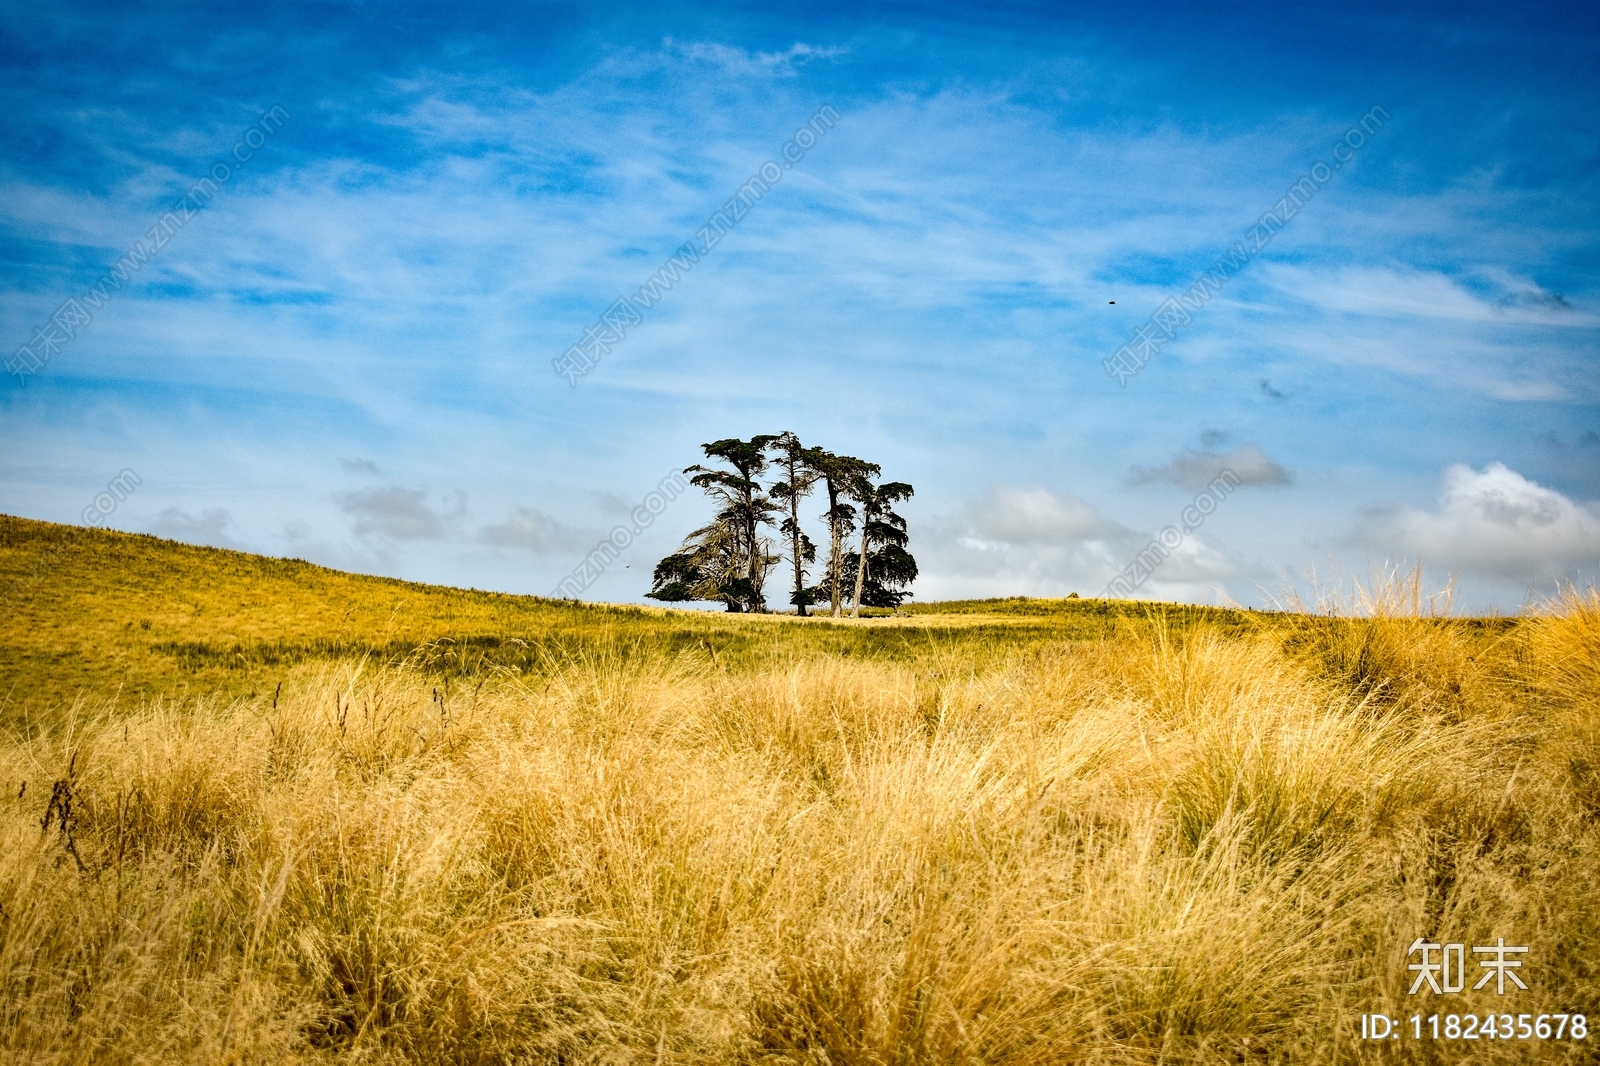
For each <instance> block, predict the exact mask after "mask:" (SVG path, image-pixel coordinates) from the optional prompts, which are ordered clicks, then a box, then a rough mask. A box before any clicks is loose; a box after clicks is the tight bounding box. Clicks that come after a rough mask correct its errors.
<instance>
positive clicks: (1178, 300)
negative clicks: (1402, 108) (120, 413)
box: [1100, 106, 1392, 388]
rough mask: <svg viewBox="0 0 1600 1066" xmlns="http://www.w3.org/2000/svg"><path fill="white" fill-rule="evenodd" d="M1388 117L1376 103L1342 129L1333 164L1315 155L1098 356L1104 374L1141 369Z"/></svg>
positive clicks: (1122, 381)
mask: <svg viewBox="0 0 1600 1066" xmlns="http://www.w3.org/2000/svg"><path fill="white" fill-rule="evenodd" d="M1391 117H1392V116H1391V115H1390V114H1389V112H1388V111H1387V110H1385V109H1384V108H1382V107H1378V106H1374V107H1373V108H1372V110H1370V111H1368V112H1367V113H1366V114H1365V115H1363V116H1362V117H1361V119H1360V120H1359V121H1358V122H1357V123H1356V124H1355V125H1354V126H1351V127H1350V128H1349V129H1348V130H1346V131H1345V133H1344V136H1343V137H1341V138H1339V140H1337V141H1335V142H1334V144H1333V149H1332V153H1331V154H1332V155H1333V166H1331V167H1330V166H1329V165H1328V164H1327V163H1324V162H1321V161H1319V162H1318V163H1317V164H1316V165H1315V166H1313V167H1312V168H1311V169H1310V170H1309V171H1307V172H1306V174H1305V176H1304V177H1302V178H1300V180H1298V181H1296V182H1295V183H1294V184H1293V185H1291V186H1289V189H1288V191H1287V192H1285V193H1284V194H1283V196H1282V198H1280V199H1279V200H1278V202H1277V203H1276V204H1274V205H1273V206H1272V207H1271V208H1270V209H1268V210H1267V211H1266V212H1264V213H1263V214H1262V216H1261V217H1260V218H1258V219H1257V220H1256V224H1255V225H1254V226H1252V227H1250V231H1249V232H1248V233H1246V234H1245V240H1243V241H1234V242H1233V247H1231V248H1229V249H1228V250H1227V251H1226V252H1223V253H1222V254H1221V255H1220V256H1218V257H1217V260H1216V262H1215V263H1213V264H1211V269H1210V270H1207V271H1206V272H1205V273H1204V274H1201V275H1200V276H1199V277H1197V278H1195V279H1194V282H1193V283H1192V284H1191V285H1190V286H1189V288H1188V290H1187V291H1185V292H1184V293H1182V294H1181V295H1179V296H1176V297H1168V298H1167V301H1166V302H1165V303H1163V304H1162V305H1161V306H1160V307H1158V308H1156V309H1155V311H1154V313H1152V314H1151V315H1150V318H1149V320H1148V321H1146V322H1145V324H1144V325H1142V326H1140V327H1139V328H1138V329H1136V330H1134V331H1133V336H1132V337H1130V338H1129V339H1128V343H1127V344H1124V345H1123V346H1122V347H1120V348H1118V349H1117V350H1116V351H1115V352H1113V353H1111V355H1109V356H1107V357H1106V358H1104V359H1102V360H1101V361H1100V365H1101V366H1103V367H1104V368H1105V372H1106V376H1107V377H1109V378H1113V379H1115V380H1116V382H1117V384H1118V385H1120V386H1122V387H1123V388H1127V387H1128V379H1129V378H1131V377H1133V376H1134V375H1136V374H1137V373H1139V371H1141V370H1143V369H1144V368H1145V364H1146V363H1148V362H1150V360H1151V359H1153V358H1155V356H1156V354H1157V353H1158V352H1160V351H1161V346H1162V345H1163V344H1165V343H1167V342H1168V341H1170V340H1171V339H1172V338H1174V337H1176V336H1177V335H1178V330H1180V329H1182V328H1183V327H1184V326H1187V325H1188V324H1189V322H1190V312H1192V311H1198V310H1200V308H1202V307H1204V306H1205V305H1206V304H1207V303H1208V302H1210V300H1211V297H1212V294H1214V293H1215V292H1217V290H1219V289H1221V288H1222V286H1224V285H1226V284H1227V283H1228V279H1230V278H1232V277H1233V276H1234V275H1235V274H1237V273H1239V271H1241V270H1243V269H1244V268H1245V267H1246V266H1247V265H1248V264H1249V263H1250V261H1251V260H1252V259H1254V258H1255V257H1256V256H1257V255H1259V254H1261V252H1262V251H1264V250H1265V249H1266V247H1267V245H1268V244H1270V243H1271V242H1272V238H1273V237H1274V236H1276V235H1277V233H1278V231H1279V230H1280V229H1282V228H1283V227H1284V226H1285V225H1287V224H1288V222H1289V220H1290V219H1291V218H1293V217H1294V216H1295V215H1297V214H1299V213H1300V209H1301V208H1302V207H1304V206H1305V205H1306V204H1308V203H1310V202H1311V199H1312V197H1314V196H1316V195H1317V193H1318V192H1320V191H1321V190H1322V187H1323V186H1324V185H1326V184H1327V183H1328V182H1329V181H1330V180H1332V178H1333V172H1334V171H1335V170H1337V169H1339V168H1340V167H1342V166H1344V165H1345V164H1346V163H1348V162H1350V160H1352V159H1354V158H1355V154H1356V152H1357V151H1358V150H1359V149H1360V148H1361V146H1362V145H1364V144H1366V143H1367V139H1368V138H1369V137H1371V136H1372V135H1373V134H1375V133H1377V132H1378V130H1380V129H1382V128H1383V124H1384V123H1385V122H1387V121H1389V119H1390V118H1391ZM1341 149H1343V152H1341V151H1340V150H1341ZM1246 242H1248V243H1246Z"/></svg>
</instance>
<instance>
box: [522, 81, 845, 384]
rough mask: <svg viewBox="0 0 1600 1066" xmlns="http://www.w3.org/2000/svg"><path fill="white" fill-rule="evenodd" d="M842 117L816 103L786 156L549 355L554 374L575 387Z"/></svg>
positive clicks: (764, 165) (763, 170)
mask: <svg viewBox="0 0 1600 1066" xmlns="http://www.w3.org/2000/svg"><path fill="white" fill-rule="evenodd" d="M841 117H843V116H841V115H840V114H839V112H838V110H837V109H836V108H835V107H834V106H833V105H832V104H826V105H824V106H822V107H820V108H818V109H817V112H816V114H814V115H812V116H811V117H810V118H809V119H807V120H806V124H805V125H804V126H801V127H800V128H799V129H797V130H795V131H794V136H793V137H791V138H789V140H787V141H786V142H784V145H783V147H782V148H781V149H779V150H778V154H779V155H780V156H781V157H782V158H783V162H782V163H781V164H780V163H779V162H778V161H777V160H774V159H769V160H767V161H766V162H765V163H762V164H761V166H760V168H758V169H757V170H756V172H755V173H754V174H752V175H750V177H749V179H748V180H746V181H745V183H744V184H743V185H741V186H739V189H738V191H737V192H735V193H734V194H733V195H732V196H731V197H729V198H728V201H727V202H726V203H724V204H723V205H722V207H721V209H720V210H717V211H713V212H712V213H711V217H710V218H708V219H706V224H705V225H703V226H701V227H700V229H699V230H697V231H696V232H695V235H694V239H693V240H688V241H685V242H684V243H683V244H681V245H679V247H678V249H677V250H676V251H675V252H673V253H672V254H671V255H669V256H668V257H667V259H666V262H664V263H662V264H661V266H660V268H659V269H658V270H657V271H656V272H655V273H654V274H652V275H650V277H648V278H646V279H645V283H644V284H643V285H640V286H639V288H638V289H637V290H636V291H635V292H634V293H633V295H632V296H625V297H623V298H622V299H620V300H618V301H617V302H616V303H614V304H612V305H611V306H610V307H608V308H606V310H605V312H604V313H602V314H601V315H600V317H599V318H598V319H597V320H596V321H595V323H594V325H592V326H590V327H589V328H588V329H585V330H584V331H583V339H582V340H580V341H579V342H578V343H577V344H574V345H573V346H572V347H570V348H568V349H567V350H566V351H564V352H562V353H561V354H560V355H558V356H556V357H555V358H554V359H552V360H550V365H551V366H553V367H554V368H555V372H556V376H557V377H559V378H561V379H562V380H564V381H566V383H567V384H568V385H571V386H572V387H573V388H577V387H578V379H579V378H581V377H583V376H584V375H585V374H587V373H588V372H589V371H591V370H593V369H594V368H595V367H596V366H598V365H599V363H600V358H601V356H605V355H610V354H611V349H612V348H614V347H616V346H617V345H619V344H621V343H622V342H623V341H624V340H626V339H627V338H628V330H630V329H632V328H633V327H634V326H637V325H639V324H640V323H641V322H643V321H644V312H646V311H649V310H650V309H651V308H653V307H655V305H656V304H658V303H660V302H661V297H662V296H663V295H665V294H666V293H667V292H668V291H669V290H670V289H671V288H672V287H673V286H674V285H676V284H677V283H678V282H680V281H682V280H683V275H685V274H687V273H688V272H689V271H691V270H693V269H694V267H695V264H696V263H698V262H700V257H701V256H703V255H709V254H710V253H711V249H713V248H715V247H716V246H717V245H718V244H719V243H721V241H722V238H723V236H725V235H726V234H727V233H728V231H729V230H731V229H733V227H734V226H736V225H738V223H739V220H740V219H742V218H744V216H745V215H746V214H748V213H749V212H750V209H751V208H752V207H754V206H755V205H756V204H757V203H759V202H760V201H761V198H762V197H763V196H766V195H767V193H768V192H770V191H772V187H773V186H774V185H777V184H778V182H780V181H782V180H783V172H784V171H786V170H789V169H790V168H792V167H793V166H794V165H795V164H796V163H798V162H800V160H802V159H804V158H805V157H806V153H807V152H809V151H811V149H812V148H813V147H814V146H815V145H816V143H817V141H818V140H819V139H821V138H822V137H824V136H826V135H827V132H828V131H829V130H831V129H833V127H834V126H836V125H838V123H839V119H840V118H841ZM696 242H698V243H696Z"/></svg>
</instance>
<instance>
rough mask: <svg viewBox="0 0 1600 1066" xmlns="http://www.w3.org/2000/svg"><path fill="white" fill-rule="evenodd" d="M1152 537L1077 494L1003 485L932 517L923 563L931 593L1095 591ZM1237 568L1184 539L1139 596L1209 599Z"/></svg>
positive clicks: (1216, 553) (1205, 547) (1195, 541)
mask: <svg viewBox="0 0 1600 1066" xmlns="http://www.w3.org/2000/svg"><path fill="white" fill-rule="evenodd" d="M1149 543H1150V534H1147V533H1141V532H1139V531H1137V530H1134V529H1130V528H1129V527H1127V526H1124V525H1122V524H1121V523H1119V522H1116V521H1114V520H1112V519H1110V518H1107V517H1106V516H1104V515H1102V514H1100V512H1099V511H1098V510H1096V509H1095V507H1094V506H1093V505H1091V504H1089V503H1088V502H1086V501H1084V500H1082V499H1079V498H1078V497H1076V496H1072V495H1068V494H1059V495H1058V494H1056V493H1053V492H1051V491H1050V490H1048V489H1044V488H1034V489H1019V488H1015V487H1013V486H1009V485H997V486H995V487H994V488H992V489H990V490H989V492H987V493H986V494H985V495H983V496H982V497H980V498H978V499H976V500H973V501H971V502H970V503H968V504H967V505H966V506H965V507H963V508H962V509H961V510H960V511H959V512H958V513H956V514H955V515H952V516H950V517H948V518H946V519H944V520H940V521H935V522H933V523H931V528H930V531H929V537H928V541H927V544H928V549H927V551H926V552H925V553H924V552H921V551H919V558H922V557H924V555H926V558H927V560H928V564H929V565H928V566H926V567H925V568H924V569H925V570H926V571H927V572H928V573H929V575H930V577H933V575H939V576H938V577H936V578H934V580H933V581H932V582H930V583H929V584H930V586H932V585H936V586H937V587H930V589H929V594H930V595H933V596H939V597H945V596H963V595H978V596H995V595H1018V594H1020V595H1028V596H1062V595H1065V594H1066V593H1068V592H1074V591H1075V592H1081V593H1085V594H1090V595H1093V594H1094V593H1096V592H1098V591H1100V590H1101V589H1103V588H1104V587H1105V586H1106V583H1107V582H1108V581H1110V580H1111V579H1112V578H1113V577H1115V576H1116V575H1117V574H1118V573H1119V572H1120V571H1121V570H1122V568H1123V567H1124V566H1126V565H1127V564H1128V562H1129V561H1130V560H1131V559H1133V558H1134V556H1136V555H1137V554H1138V553H1139V552H1140V551H1142V550H1144V549H1145V548H1146V547H1147V546H1148V545H1149ZM1236 572H1237V568H1236V567H1235V566H1234V565H1233V564H1232V563H1231V562H1230V561H1229V560H1228V558H1227V557H1226V556H1225V555H1223V554H1222V553H1221V552H1219V551H1217V550H1216V549H1214V548H1212V547H1210V546H1208V545H1206V544H1205V543H1203V542H1201V541H1200V540H1199V539H1197V538H1195V537H1189V538H1186V539H1185V540H1184V541H1183V542H1182V543H1181V544H1180V545H1179V546H1178V548H1177V549H1176V550H1175V551H1173V552H1172V554H1171V556H1170V557H1169V558H1167V559H1166V561H1165V562H1164V563H1163V564H1162V565H1161V567H1160V569H1159V571H1158V572H1157V573H1156V574H1155V575H1154V576H1153V577H1152V578H1151V580H1150V581H1149V582H1147V583H1146V584H1145V585H1144V586H1143V587H1142V588H1141V589H1140V592H1139V594H1140V595H1143V596H1155V597H1158V598H1176V597H1184V598H1205V597H1206V596H1207V595H1208V594H1209V593H1210V591H1211V589H1212V587H1213V585H1214V584H1215V583H1216V582H1217V581H1218V580H1219V579H1223V578H1226V577H1229V576H1232V575H1233V574H1235V573H1236Z"/></svg>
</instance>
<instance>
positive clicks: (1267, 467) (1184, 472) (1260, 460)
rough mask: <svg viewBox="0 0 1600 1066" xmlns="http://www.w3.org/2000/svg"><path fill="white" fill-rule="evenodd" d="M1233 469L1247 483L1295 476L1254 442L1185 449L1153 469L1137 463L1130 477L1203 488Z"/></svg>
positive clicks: (1142, 482) (1281, 482) (1269, 482)
mask: <svg viewBox="0 0 1600 1066" xmlns="http://www.w3.org/2000/svg"><path fill="white" fill-rule="evenodd" d="M1225 470H1228V471H1232V472H1233V474H1234V476H1236V477H1237V478H1238V479H1239V483H1240V485H1241V486H1245V485H1290V484H1293V483H1294V476H1293V475H1292V474H1290V473H1289V471H1287V470H1285V469H1284V468H1283V467H1282V466H1279V465H1278V464H1277V463H1275V462H1273V461H1272V460H1271V459H1269V458H1267V456H1266V454H1265V453H1264V452H1262V450H1261V449H1260V448H1258V447H1256V446H1255V445H1254V444H1249V443H1246V444H1241V445H1239V446H1238V447H1237V448H1235V449H1234V450H1233V451H1231V452H1204V451H1200V452H1197V451H1192V450H1191V451H1186V452H1184V453H1183V454H1182V455H1179V456H1176V457H1175V458H1174V459H1173V460H1172V462H1170V463H1167V464H1166V465H1164V466H1158V467H1154V468H1150V469H1146V468H1145V467H1140V466H1136V467H1134V468H1133V470H1132V471H1131V472H1130V477H1129V480H1130V481H1131V482H1132V483H1133V484H1135V485H1150V484H1153V483H1156V482H1165V483H1166V484H1169V485H1177V486H1178V487H1179V488H1185V489H1191V490H1193V491H1196V492H1198V491H1200V490H1201V489H1203V488H1205V487H1206V486H1207V485H1210V484H1211V483H1212V482H1213V481H1215V480H1216V479H1217V478H1218V477H1219V476H1221V474H1222V472H1223V471H1225Z"/></svg>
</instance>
